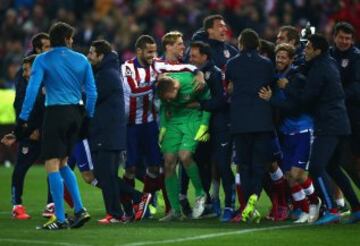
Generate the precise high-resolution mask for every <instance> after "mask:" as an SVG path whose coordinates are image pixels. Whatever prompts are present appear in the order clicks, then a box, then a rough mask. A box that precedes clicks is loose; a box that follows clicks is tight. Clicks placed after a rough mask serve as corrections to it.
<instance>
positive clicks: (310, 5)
mask: <svg viewBox="0 0 360 246" xmlns="http://www.w3.org/2000/svg"><path fill="white" fill-rule="evenodd" d="M214 13H217V14H222V15H223V16H224V17H225V19H226V22H227V23H228V24H229V27H230V28H229V33H228V35H229V40H230V41H231V40H232V41H233V43H235V38H236V37H237V36H238V34H239V33H240V32H241V31H242V30H243V29H244V28H245V27H250V28H253V29H254V30H256V31H257V32H258V33H259V34H260V36H261V37H262V38H264V39H266V40H269V41H275V38H276V34H277V32H278V28H279V27H280V26H282V25H294V26H296V27H298V28H299V29H301V28H303V27H304V26H305V25H306V23H307V22H308V21H310V22H311V24H312V25H313V26H315V27H316V28H317V30H320V31H321V32H323V33H325V34H326V35H327V36H330V35H331V30H332V28H333V25H334V23H335V22H336V21H337V20H344V21H348V22H350V23H351V24H352V25H353V26H354V27H355V29H356V31H357V33H360V18H359V16H360V1H358V0H342V1H336V0H289V1H285V0H224V1H217V0H172V1H169V0H76V1H75V0H1V1H0V27H1V34H0V88H13V87H14V82H13V81H14V78H15V74H16V72H17V70H18V69H19V67H20V65H21V62H22V59H23V57H24V55H25V54H26V53H27V52H28V51H29V50H30V49H31V42H30V41H31V37H32V36H33V35H34V34H36V33H38V32H41V31H48V29H49V27H50V25H51V24H52V23H54V22H55V21H65V22H67V23H69V24H71V25H73V26H75V27H76V28H77V34H76V36H75V40H74V41H75V42H74V43H75V47H74V48H75V49H76V50H79V51H81V52H86V51H87V49H88V48H89V46H90V44H91V42H92V41H93V40H95V39H98V38H104V39H106V40H108V41H110V42H111V43H112V44H113V46H114V48H115V50H117V51H118V52H119V54H120V56H121V60H122V61H124V60H126V59H129V58H130V57H132V56H133V55H134V53H133V50H134V48H133V46H134V42H135V39H136V38H137V37H138V36H139V35H140V34H144V33H147V34H150V35H153V36H154V37H155V38H156V39H157V40H158V41H159V40H160V39H161V37H162V36H163V35H164V34H165V33H166V32H167V31H170V30H179V31H181V32H183V33H184V35H185V38H184V40H185V41H188V40H190V38H191V36H192V34H193V33H194V32H195V31H196V30H197V29H199V28H200V27H201V26H202V20H203V18H204V17H205V16H207V15H209V14H214Z"/></svg>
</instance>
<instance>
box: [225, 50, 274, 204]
mask: <svg viewBox="0 0 360 246" xmlns="http://www.w3.org/2000/svg"><path fill="white" fill-rule="evenodd" d="M225 76H226V80H227V81H230V82H232V83H233V88H234V91H233V93H232V95H231V103H230V123H231V126H230V132H231V134H232V137H233V139H234V142H235V148H236V152H237V156H238V158H239V166H240V177H241V184H242V187H243V190H244V197H245V199H246V200H247V199H248V198H249V196H250V195H252V194H257V195H260V193H261V190H262V180H263V178H264V175H265V173H266V171H267V170H268V168H269V166H270V164H271V162H272V159H273V149H272V148H271V146H272V141H273V132H274V125H273V114H272V108H271V106H270V104H269V103H267V102H266V101H264V100H262V99H261V98H259V96H258V92H259V90H260V88H262V87H264V86H268V85H270V84H272V82H273V81H274V79H275V71H274V68H273V65H272V63H271V61H270V60H269V59H267V58H264V57H262V56H260V55H259V54H258V52H257V51H256V50H243V51H240V54H239V55H237V56H235V57H234V58H232V59H231V60H229V61H228V63H227V65H226V71H225Z"/></svg>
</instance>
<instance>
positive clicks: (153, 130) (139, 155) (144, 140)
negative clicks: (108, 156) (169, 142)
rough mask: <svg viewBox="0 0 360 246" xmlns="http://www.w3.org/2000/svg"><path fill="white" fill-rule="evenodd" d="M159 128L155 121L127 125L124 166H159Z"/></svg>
mask: <svg viewBox="0 0 360 246" xmlns="http://www.w3.org/2000/svg"><path fill="white" fill-rule="evenodd" d="M158 136H159V128H158V125H157V123H156V122H155V121H153V122H150V123H145V124H140V125H128V127H127V141H126V144H127V149H126V151H127V153H126V154H127V160H126V164H125V167H126V168H128V167H134V166H138V165H140V164H141V162H143V163H144V164H145V166H147V167H148V166H160V163H161V153H160V147H159V143H158Z"/></svg>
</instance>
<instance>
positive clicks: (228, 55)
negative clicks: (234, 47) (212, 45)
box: [224, 50, 230, 58]
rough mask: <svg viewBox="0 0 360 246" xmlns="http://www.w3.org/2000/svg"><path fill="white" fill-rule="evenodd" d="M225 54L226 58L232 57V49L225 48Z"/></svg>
mask: <svg viewBox="0 0 360 246" xmlns="http://www.w3.org/2000/svg"><path fill="white" fill-rule="evenodd" d="M224 56H225V58H230V51H229V50H224Z"/></svg>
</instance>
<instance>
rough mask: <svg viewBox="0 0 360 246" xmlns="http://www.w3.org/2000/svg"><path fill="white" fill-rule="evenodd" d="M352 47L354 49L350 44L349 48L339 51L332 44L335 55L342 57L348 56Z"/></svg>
mask: <svg viewBox="0 0 360 246" xmlns="http://www.w3.org/2000/svg"><path fill="white" fill-rule="evenodd" d="M353 49H354V46H353V45H351V46H350V48H349V49H347V50H345V51H341V50H339V49H338V48H337V47H336V46H334V53H335V55H338V56H339V57H341V58H344V57H348V56H349V54H350V53H351V52H352V51H353Z"/></svg>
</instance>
